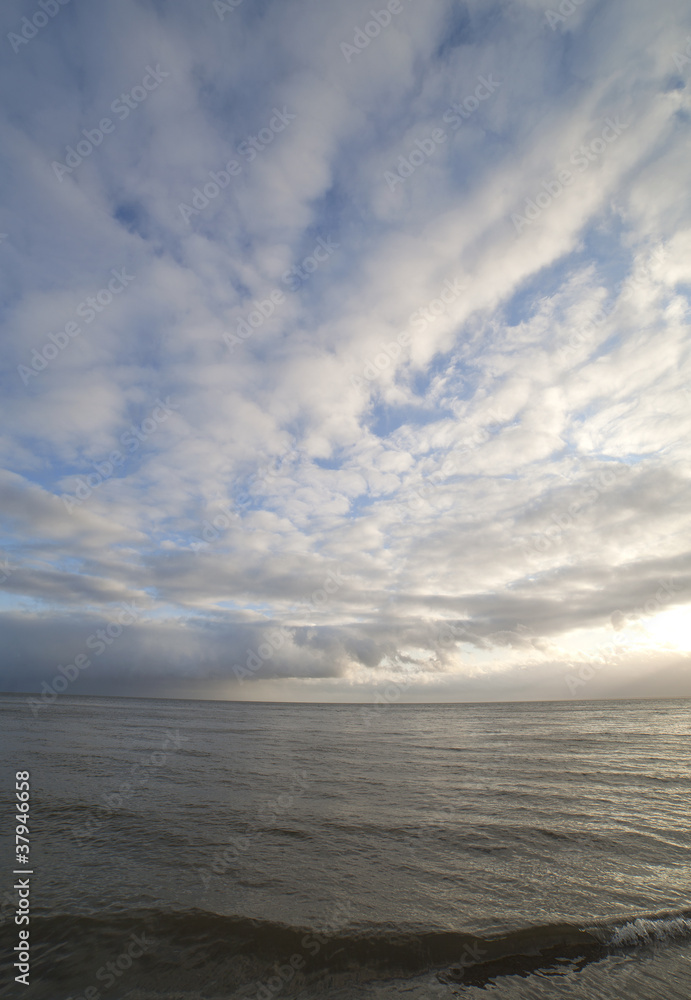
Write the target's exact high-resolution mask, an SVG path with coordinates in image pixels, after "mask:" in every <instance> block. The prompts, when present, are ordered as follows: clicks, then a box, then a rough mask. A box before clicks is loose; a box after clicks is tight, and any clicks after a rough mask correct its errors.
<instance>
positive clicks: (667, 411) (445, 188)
mask: <svg viewBox="0 0 691 1000" xmlns="http://www.w3.org/2000/svg"><path fill="white" fill-rule="evenodd" d="M22 16H23V8H22V6H21V5H20V4H19V3H18V2H16V3H15V2H13V3H11V4H10V5H9V6H8V8H7V10H6V13H5V18H6V24H7V25H8V28H7V31H12V30H15V29H14V28H13V27H12V25H14V26H15V27H16V26H17V25H18V24H21V18H22ZM371 16H372V15H371V10H370V8H369V7H368V6H367V5H366V4H364V3H358V4H356V5H355V6H353V5H352V4H341V5H338V4H337V5H336V6H335V7H334V6H333V5H331V6H329V7H328V8H327V7H319V8H316V7H314V5H308V4H306V3H304V2H303V0H295V2H294V3H291V4H289V5H285V4H279V3H276V2H266V3H262V4H260V5H258V4H241V5H240V6H238V7H237V8H235V9H234V10H233V13H232V15H230V14H228V16H226V17H224V18H223V19H220V18H219V16H218V15H217V13H216V12H215V10H214V8H213V5H211V4H208V5H207V6H205V7H202V8H200V9H199V10H198V11H197V10H195V12H194V16H193V15H192V11H191V9H190V8H189V6H188V5H185V4H183V3H181V2H179V0H174V2H171V3H169V4H166V5H165V8H163V7H162V6H161V5H158V4H153V3H148V2H147V3H141V2H135V0H123V2H122V3H121V4H119V5H118V7H117V8H114V9H113V10H110V11H105V12H104V11H96V10H91V9H88V10H87V9H81V8H79V7H77V6H74V5H69V6H67V7H65V8H64V10H61V12H60V16H59V17H57V16H56V17H55V18H54V19H53V20H51V22H50V23H49V24H47V25H46V26H45V28H44V29H42V30H41V32H40V33H38V34H37V35H36V37H34V38H32V39H31V40H30V41H28V42H27V44H26V45H21V46H20V47H19V50H18V51H17V52H16V53H14V52H11V51H10V48H9V46H8V53H7V55H8V58H6V59H5V60H4V61H3V65H2V67H0V76H2V78H3V82H5V83H6V84H8V86H7V87H6V90H7V91H8V92H10V91H11V93H12V94H13V99H12V102H11V103H10V104H9V105H8V107H7V109H6V110H5V112H4V117H3V128H4V134H5V140H6V141H5V157H6V163H7V168H6V169H7V177H8V184H7V191H8V193H9V194H11V197H8V199H7V202H6V204H5V205H4V206H3V207H2V208H1V209H0V212H1V214H0V229H1V230H2V232H3V233H7V238H6V239H3V241H2V243H1V244H0V255H2V258H3V269H2V273H3V276H4V282H5V291H6V294H5V296H4V301H5V303H6V304H5V306H4V309H3V313H2V323H3V327H4V332H5V336H6V341H5V342H6V351H5V353H4V356H3V361H2V388H3V400H4V405H5V407H6V410H7V414H6V419H5V421H4V422H3V428H2V431H1V432H0V448H1V450H2V458H3V462H2V465H3V469H4V471H3V472H2V473H1V475H0V514H1V515H2V520H1V526H2V531H3V540H2V542H0V549H1V550H2V559H0V563H2V561H3V559H4V562H5V565H6V568H5V569H4V570H3V573H2V576H3V579H2V590H3V597H2V603H1V605H0V609H1V611H2V615H3V622H4V628H5V633H6V635H7V636H8V640H9V641H8V644H7V652H6V653H5V654H3V656H4V659H1V660H0V671H1V673H2V685H3V686H4V687H6V688H8V689H11V690H32V691H40V690H41V685H42V684H43V683H44V682H50V680H51V678H52V677H53V676H55V672H56V670H57V669H58V664H59V663H60V662H63V660H66V659H69V660H70V662H72V661H71V659H70V658H72V657H74V656H75V655H77V654H78V653H79V651H80V649H82V648H83V647H84V643H85V642H86V639H87V638H88V637H89V635H91V634H92V633H93V632H94V630H95V629H98V628H100V627H102V623H103V622H106V623H107V622H108V621H112V620H113V616H114V615H117V614H120V613H121V612H120V611H119V610H118V609H120V608H121V607H122V606H123V604H127V603H129V604H133V605H136V606H137V607H138V608H140V609H141V610H140V612H138V613H137V619H136V621H135V622H134V623H133V624H132V625H131V626H128V627H127V628H126V629H125V630H124V631H123V632H122V635H121V636H119V637H118V639H117V642H114V643H113V644H112V648H110V646H109V647H108V648H107V649H106V650H104V652H103V654H102V656H101V657H100V658H99V659H98V665H97V668H96V665H95V667H94V669H93V670H91V671H90V672H89V671H85V672H84V673H83V675H80V677H79V678H78V680H75V682H74V690H79V691H90V690H91V691H97V692H99V693H104V692H105V693H107V692H112V693H123V692H124V693H127V692H130V693H160V694H162V695H165V694H169V693H170V694H180V693H184V694H186V695H187V696H195V694H199V695H200V696H205V697H206V696H213V697H240V698H251V697H260V698H271V697H276V698H284V697H285V698H288V699H289V700H290V699H292V700H295V699H297V700H300V699H301V698H303V697H304V698H305V699H306V700H311V699H313V698H317V697H325V698H327V699H329V700H331V699H334V700H364V699H366V698H371V697H374V694H375V693H376V691H378V690H379V689H380V686H381V684H384V685H385V684H386V683H390V682H393V681H394V680H395V679H396V678H399V679H400V678H406V683H405V690H404V691H403V693H402V694H401V696H400V697H401V700H416V699H418V700H435V699H437V698H438V699H439V700H447V699H450V700H457V699H464V698H469V699H471V700H472V699H480V700H483V699H488V700H495V699H501V698H504V697H506V698H509V699H510V698H542V697H550V698H551V697H574V696H576V694H577V693H578V694H582V695H583V696H584V697H585V696H592V697H613V696H615V695H616V696H627V695H630V696H647V693H648V692H653V693H657V694H659V693H668V694H670V695H678V694H679V693H680V692H682V691H685V692H686V693H688V690H687V687H685V686H684V685H685V684H687V681H686V680H685V678H686V677H687V674H688V669H687V667H688V663H687V659H686V657H687V654H688V652H689V645H688V641H685V640H684V638H683V630H680V629H677V630H676V631H674V636H673V641H672V638H670V639H669V641H668V640H666V639H665V638H664V627H663V626H664V624H665V623H666V622H667V621H671V619H668V618H665V617H664V616H665V615H666V614H668V613H669V612H671V611H675V613H676V611H680V609H683V608H684V607H687V606H688V605H689V603H690V600H691V599H690V598H689V585H690V584H691V580H690V579H689V547H688V542H687V541H686V534H687V533H686V532H685V525H686V519H687V515H686V511H687V510H688V509H689V501H690V499H691V497H690V495H689V494H690V488H689V487H690V481H689V444H688V442H689V439H690V433H689V432H690V431H691V426H689V420H690V418H689V406H688V401H689V388H688V387H689V385H691V381H690V379H689V374H690V370H689V365H690V361H689V351H688V324H689V303H688V292H689V285H690V281H689V279H690V265H689V248H690V244H691V214H690V212H689V199H688V194H687V187H688V184H687V173H688V169H687V154H686V127H687V120H688V116H689V113H690V111H691V108H690V107H689V93H690V90H689V87H690V86H691V73H689V74H685V73H684V67H683V65H682V66H681V68H680V66H679V65H678V63H679V60H677V61H676V62H675V59H674V56H675V53H676V52H677V50H678V48H679V43H678V39H679V37H684V32H688V30H689V28H688V24H687V21H688V18H687V12H686V9H685V7H684V6H683V5H682V4H681V2H680V0H662V9H660V8H659V5H658V7H656V9H655V12H654V13H653V12H651V10H650V9H649V7H648V6H647V5H645V4H644V3H638V2H636V3H634V4H630V3H629V4H627V5H626V6H624V4H623V3H619V2H616V3H613V4H606V5H605V4H601V3H597V2H594V3H589V4H582V5H580V6H579V7H578V8H577V9H576V10H575V12H574V13H573V15H571V16H569V17H568V18H567V19H566V20H564V21H563V22H562V21H559V22H558V23H556V24H554V25H550V23H549V19H547V18H546V16H545V9H544V5H541V4H537V3H533V2H532V0H531V2H528V0H522V2H521V3H517V4H516V3H513V4H509V3H505V2H503V0H498V2H497V3H493V4H492V5H490V7H488V6H487V4H485V3H479V2H475V0H469V2H467V3H465V4H463V5H462V6H461V7H457V8H454V9H453V10H451V9H450V8H449V7H448V5H447V4H445V3H443V2H442V0H435V2H434V3H431V4H430V3H428V4H426V5H425V7H424V9H423V8H422V7H418V6H416V5H415V4H408V3H407V2H405V0H404V2H403V4H402V9H401V12H400V13H399V14H397V15H395V16H393V17H392V20H391V23H390V24H387V25H384V26H381V30H380V31H376V30H375V29H374V28H370V29H369V34H367V35H363V37H367V38H369V39H370V40H369V42H368V43H366V44H365V43H362V47H361V48H359V49H357V54H356V55H353V54H352V53H350V52H349V51H348V55H349V56H350V58H348V57H347V56H346V55H345V54H344V49H343V47H342V46H344V45H345V46H346V47H347V46H348V45H351V44H353V42H354V39H355V37H356V31H357V30H358V29H360V30H362V31H364V30H365V25H367V24H368V22H369V21H371ZM357 37H360V36H357ZM356 48H357V47H356ZM10 56H11V58H10ZM689 68H690V69H691V67H689ZM147 80H148V86H147ZM481 80H484V81H491V83H490V85H489V90H490V93H489V96H487V97H486V96H485V91H486V90H487V83H485V84H481V83H479V81H481ZM154 83H155V86H154V85H153V84H154ZM479 86H480V87H484V88H485V89H484V90H480V91H478V87H479ZM476 92H477V94H480V95H481V97H480V96H476ZM123 108H124V109H125V110H126V111H127V114H125V111H124V110H122V109H123ZM459 109H460V110H459ZM461 112H463V113H462V114H461ZM105 118H108V119H109V120H110V121H111V123H112V125H113V128H112V129H108V128H103V129H102V128H101V123H102V122H103V120H104V119H105ZM435 130H436V131H435ZM99 135H100V136H101V139H100V140H99V139H98V136H99ZM432 135H435V136H436V138H435V139H431V138H430V137H431V136H432ZM89 136H91V138H89ZM430 143H431V145H430ZM80 144H81V145H80ZM68 147H69V148H71V149H73V150H74V151H75V155H74V157H72V158H71V159H70V162H71V163H75V162H76V159H79V161H80V162H79V163H78V164H77V165H76V166H72V167H70V172H69V173H68V172H66V171H62V170H58V171H56V170H55V168H54V167H53V164H54V163H55V162H60V163H62V164H65V165H67V158H68V156H71V154H70V153H69V149H68ZM87 147H90V148H89V149H88V150H87ZM565 171H566V172H567V173H568V180H567V179H566V175H565V173H564V172H565ZM394 172H395V174H396V176H397V177H398V178H399V181H400V183H398V182H397V183H394V184H393V185H392V184H391V181H390V177H391V175H392V173H394ZM58 174H60V176H58ZM387 174H388V175H389V180H388V181H387ZM181 206H186V209H185V210H181ZM517 220H519V221H517ZM114 274H126V275H131V276H132V277H131V278H127V279H126V281H125V280H123V281H122V282H121V284H122V286H123V287H122V288H121V289H120V288H119V286H118V291H117V292H116V291H114V290H111V291H110V292H109V291H108V289H109V287H110V286H109V282H110V281H111V280H112V278H113V275H114ZM99 296H100V297H99ZM89 316H91V318H90V319H88V321H87V317H89ZM70 324H72V325H73V326H70ZM74 325H76V326H78V327H79V332H78V333H75V332H74V329H73V327H74ZM27 373H28V374H27ZM162 401H163V403H165V402H166V401H170V409H169V412H168V413H167V415H166V417H165V419H163V418H160V419H159V417H156V416H155V414H156V413H159V416H160V413H161V412H162V411H160V409H159V408H160V406H161V405H162ZM166 405H168V404H166ZM115 454H118V455H119V458H118V459H116V458H115V457H114V456H115ZM82 484H85V485H82ZM65 498H72V499H73V502H71V503H67V502H66V499H65ZM76 501H78V502H76ZM328 581H332V583H333V581H336V583H335V584H334V586H335V590H333V592H330V591H331V590H332V589H333V588H332V586H331V584H330V583H328ZM664 583H667V585H668V586H669V588H670V590H668V591H665V594H666V597H665V599H664V600H662V599H661V598H657V597H656V594H657V593H658V592H659V590H660V588H661V587H662V586H663V584H664ZM327 585H328V588H329V589H328V590H327V589H326V588H327ZM322 593H323V594H324V599H323V600H322ZM315 595H317V596H316V597H315ZM655 601H657V602H658V604H657V605H655V604H654V602H655ZM651 602H652V603H651ZM646 604H648V605H649V606H651V607H653V611H645V610H644V611H643V615H642V618H641V617H640V616H639V618H636V617H632V616H635V615H636V614H637V609H638V610H639V611H640V609H641V608H643V609H645V606H646ZM675 609H676V610H675ZM639 619H640V620H639ZM656 621H657V622H658V624H659V625H660V627H659V628H658V627H657V626H656V625H655V622H656ZM674 621H676V619H674ZM636 622H638V624H636ZM99 623H101V624H99ZM276 630H279V631H278V633H276ZM449 630H451V632H450V633H449ZM276 634H279V635H281V636H282V639H283V641H282V643H281V645H280V648H276V649H274V650H273V652H272V654H271V655H270V656H269V655H267V656H264V655H263V654H261V653H259V652H258V650H259V649H260V647H262V648H264V650H265V651H266V649H267V648H272V647H271V640H270V636H271V635H276ZM617 634H618V635H619V646H620V647H621V648H620V650H619V652H618V653H617V654H616V657H617V658H615V659H612V658H613V657H614V654H613V653H611V651H610V652H607V650H609V649H610V644H611V643H612V642H613V641H614V639H613V637H614V636H615V635H617ZM670 635H671V633H670ZM622 637H623V638H622ZM267 643H268V644H269V645H268V647H267ZM670 643H671V644H670ZM598 650H599V651H600V652H598ZM602 650H605V652H604V653H603V652H602ZM252 654H253V655H254V658H258V659H259V661H260V662H259V665H258V666H254V667H253V668H252V669H250V670H249V674H247V675H242V670H247V669H249V668H248V667H247V661H248V658H250V659H252ZM598 656H604V657H605V659H606V660H607V662H608V663H609V666H610V668H611V669H608V671H607V672H605V673H602V672H598V673H596V675H595V676H594V677H593V678H591V679H590V680H589V681H588V686H587V690H583V691H582V690H581V688H580V687H578V688H577V689H574V690H571V689H569V686H568V684H567V683H566V682H565V681H564V677H565V676H566V675H568V674H569V672H571V673H572V674H573V671H574V669H577V670H580V669H586V667H587V665H588V664H590V665H591V666H592V663H594V662H595V660H596V659H597V657H598ZM608 657H609V659H607V658H608ZM61 658H62V659H61ZM610 660H611V662H610ZM252 662H254V660H252ZM574 663H576V664H578V667H577V668H574V667H573V664H574ZM584 665H585V666H584ZM593 669H594V668H593ZM238 670H239V671H240V673H239V674H238V672H237V671H238ZM241 675H242V676H241ZM575 676H577V677H578V676H579V675H578V674H577V673H576V675H575ZM641 692H642V694H641Z"/></svg>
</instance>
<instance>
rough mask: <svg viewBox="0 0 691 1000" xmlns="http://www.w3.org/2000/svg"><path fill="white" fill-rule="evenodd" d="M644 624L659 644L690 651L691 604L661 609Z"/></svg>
mask: <svg viewBox="0 0 691 1000" xmlns="http://www.w3.org/2000/svg"><path fill="white" fill-rule="evenodd" d="M646 625H647V630H648V633H649V634H650V636H651V638H653V639H654V640H655V641H656V642H658V643H660V645H663V646H671V647H672V648H674V649H680V650H684V651H687V652H691V606H687V607H684V608H673V609H672V610H670V611H662V612H661V613H660V614H659V615H655V617H654V618H653V619H651V620H650V622H647V623H646Z"/></svg>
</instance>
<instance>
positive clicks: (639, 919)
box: [0, 908, 691, 993]
mask: <svg viewBox="0 0 691 1000" xmlns="http://www.w3.org/2000/svg"><path fill="white" fill-rule="evenodd" d="M32 925H33V927H34V930H35V932H36V933H35V937H36V940H37V941H40V942H42V948H41V949H40V951H41V952H42V953H43V955H41V954H39V953H37V954H36V955H35V958H36V959H37V961H38V964H39V966H45V969H42V970H41V978H42V979H43V981H44V982H48V981H53V980H52V977H57V978H56V979H55V980H54V981H56V982H58V981H59V982H60V984H61V985H62V984H63V983H64V984H67V983H69V980H70V978H71V977H70V970H71V969H79V972H80V976H81V978H83V975H84V970H85V967H91V966H93V970H94V971H95V970H96V969H97V968H98V966H102V965H104V964H105V963H106V962H107V961H108V960H109V959H113V958H114V957H115V956H116V955H117V954H118V953H119V952H121V951H122V947H123V941H126V940H128V936H129V935H132V934H137V935H140V936H141V935H143V936H144V939H145V940H146V941H148V942H150V947H149V950H148V951H147V953H146V955H145V957H144V958H143V959H141V962H142V973H144V972H145V971H147V970H148V971H147V975H148V976H151V977H155V979H156V981H157V982H159V984H161V983H167V982H170V983H175V984H176V985H177V986H178V987H180V986H181V985H182V984H183V981H184V980H185V979H186V978H189V983H190V986H192V985H193V984H194V982H195V981H196V979H197V978H198V974H199V970H200V969H201V968H203V969H204V972H205V975H209V976H210V977H211V978H214V979H217V980H218V981H219V982H223V983H224V984H226V985H227V986H228V987H229V988H232V990H235V989H244V990H245V991H246V989H247V987H248V986H249V985H250V984H253V985H254V986H255V987H258V986H259V985H260V984H261V983H262V982H264V981H266V980H267V979H269V978H271V977H272V976H274V977H275V976H276V974H277V973H276V969H277V968H283V969H289V970H290V963H291V959H293V960H295V957H296V956H298V957H299V959H300V961H299V962H295V965H294V967H295V968H297V967H298V966H299V968H300V972H299V974H295V975H294V981H293V982H291V989H287V992H288V993H291V992H292V987H295V988H298V986H299V984H300V983H302V984H304V983H305V981H307V980H309V981H311V980H316V979H319V978H321V977H323V976H325V975H329V976H331V975H334V974H342V975H345V976H346V977H353V978H356V979H357V980H358V981H362V980H363V979H377V978H384V977H386V978H397V977H406V976H410V975H419V974H422V973H428V972H433V973H436V975H437V977H438V979H439V980H440V981H442V982H445V983H449V984H463V985H464V986H471V985H474V986H477V985H484V984H485V983H487V982H489V981H490V980H492V979H495V978H496V977H497V976H503V975H529V974H530V973H532V972H534V971H535V970H537V969H545V968H549V967H554V966H555V965H560V966H561V967H563V963H571V965H572V966H573V967H574V968H581V967H582V966H584V965H585V964H587V963H590V962H593V961H598V960H599V959H601V958H605V957H606V956H607V955H608V954H611V953H613V952H614V953H617V952H620V951H621V950H628V949H640V948H648V947H650V946H651V945H657V946H660V945H665V944H671V943H674V942H677V941H682V940H691V911H681V912H673V913H669V912H668V913H659V914H652V915H650V914H648V915H635V914H631V915H630V916H629V917H628V918H621V917H620V918H618V919H617V920H612V921H609V922H607V921H603V922H601V923H597V924H593V925H592V926H578V925H576V924H571V923H554V924H545V925H540V926H537V925H533V926H529V927H525V928H523V929H519V930H513V931H508V932H505V933H501V934H497V935H487V936H484V937H483V936H479V935H477V934H470V933H465V932H462V931H454V930H440V929H430V928H419V929H418V928H413V927H397V926H395V925H370V926H355V925H346V926H343V927H334V926H332V927H328V926H326V927H325V926H319V925H313V926H302V927H296V926H291V925H289V924H283V923H278V922H273V921H268V920H253V919H249V918H247V917H241V916H224V915H221V914H217V913H212V912H208V911H203V910H197V909H192V910H180V911H172V912H163V911H161V910H157V909H153V908H151V909H144V908H142V909H138V910H127V911H119V912H112V913H100V914H98V915H86V914H82V915H75V914H52V915H41V914H40V913H37V914H35V915H34V917H33V918H32ZM4 935H5V929H4V928H2V929H1V930H0V939H1V938H2V937H4ZM9 953H11V952H9ZM42 957H45V959H46V961H45V962H44V961H42ZM48 958H50V961H47V959H48ZM48 970H50V971H48ZM36 971H37V972H38V971H39V968H37V970H36ZM46 976H47V977H48V978H46Z"/></svg>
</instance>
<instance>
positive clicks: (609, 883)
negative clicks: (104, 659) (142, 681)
mask: <svg viewBox="0 0 691 1000" xmlns="http://www.w3.org/2000/svg"><path fill="white" fill-rule="evenodd" d="M690 707H691V704H690V703H689V702H688V701H659V702H643V701H628V702H599V703H594V702H590V703H589V702H569V703H540V704H491V705H390V706H384V707H380V708H376V707H373V706H357V705H328V706H327V705H284V704H256V703H255V704H247V703H245V704H239V703H223V702H199V701H166V700H160V701H158V700H148V699H115V698H74V697H72V698H70V697H61V698H59V699H58V700H57V701H56V702H55V703H54V704H53V705H51V706H46V707H45V708H44V709H42V710H41V711H40V713H39V714H38V717H34V715H33V714H32V712H31V710H30V709H29V708H28V707H27V704H26V700H25V699H24V698H22V697H21V696H16V695H11V696H10V695H6V696H2V697H0V732H1V733H2V736H1V737H0V738H1V739H2V749H3V752H2V766H1V772H0V815H1V816H2V820H1V821H0V829H1V830H2V832H3V833H2V857H1V859H0V861H1V865H2V868H1V871H2V894H1V908H0V916H1V917H2V926H0V942H1V943H2V949H1V950H0V962H1V964H2V979H1V980H0V984H1V985H0V996H2V997H6V996H7V997H18V996H25V997H28V998H31V1000H44V998H46V1000H66V998H67V997H72V998H73V1000H77V998H80V1000H81V998H85V1000H100V998H101V997H104V998H106V1000H119V998H128V1000H153V998H159V1000H160V998H165V1000H197V998H201V997H204V998H209V1000H273V998H275V997H276V998H279V1000H290V998H294V997H298V996H299V997H302V998H304V1000H313V998H314V1000H316V998H319V1000H351V998H362V1000H365V998H378V1000H389V998H391V1000H393V998H404V997H405V998H406V1000H423V998H424V1000H436V998H440V1000H443V998H445V997H453V996H458V997H464V998H468V1000H471V998H476V1000H479V998H482V997H487V998H488V1000H489V997H490V996H491V997H492V998H494V1000H500V998H509V997H510V998H519V997H520V998H543V997H570V998H588V1000H593V998H599V997H622V998H627V1000H636V998H657V997H659V998H664V1000H670V998H675V997H683V998H684V1000H688V997H689V996H691V885H690V882H689V874H690V863H691V835H690V832H689V825H690V819H691V809H690V792H689V787H690V786H689V756H690V753H689V750H690V741H689V729H690V721H691V720H690V715H689V708H690ZM19 770H22V771H23V770H27V771H29V772H30V784H31V799H30V823H29V825H30V830H31V854H30V867H29V870H30V871H31V872H33V874H32V875H31V876H26V878H29V879H30V888H31V897H30V905H31V923H30V946H31V947H30V953H31V977H30V983H31V985H30V986H29V988H28V989H27V988H26V987H25V986H23V985H21V984H17V983H15V981H14V975H15V970H13V968H12V963H13V961H15V959H14V958H13V957H12V956H13V955H14V952H13V950H12V949H13V948H14V946H15V945H16V944H17V931H18V928H17V926H16V925H15V922H14V921H15V918H14V913H15V911H16V908H17V892H16V890H14V889H13V888H12V886H13V884H14V883H13V879H16V878H17V876H13V875H12V872H13V871H14V869H15V868H16V867H17V865H16V863H15V861H14V857H13V851H12V850H11V849H10V836H9V834H11V833H13V823H14V819H13V817H14V809H13V803H14V783H15V772H16V771H19Z"/></svg>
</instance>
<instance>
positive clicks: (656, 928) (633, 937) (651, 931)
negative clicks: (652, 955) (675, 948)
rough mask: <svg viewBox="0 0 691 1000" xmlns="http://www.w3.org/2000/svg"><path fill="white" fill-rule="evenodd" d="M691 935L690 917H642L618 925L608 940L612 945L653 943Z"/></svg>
mask: <svg viewBox="0 0 691 1000" xmlns="http://www.w3.org/2000/svg"><path fill="white" fill-rule="evenodd" d="M687 937H691V920H689V919H688V917H658V918H657V919H652V920H651V919H648V918H646V917H640V918H639V919H638V920H634V921H632V922H631V923H628V924H623V925H622V926H621V927H617V928H616V930H615V931H614V932H613V933H612V936H611V938H610V939H609V941H608V942H607V944H608V945H610V946H612V945H613V946H617V945H636V944H653V943H655V942H669V941H675V940H679V939H680V938H687Z"/></svg>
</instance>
